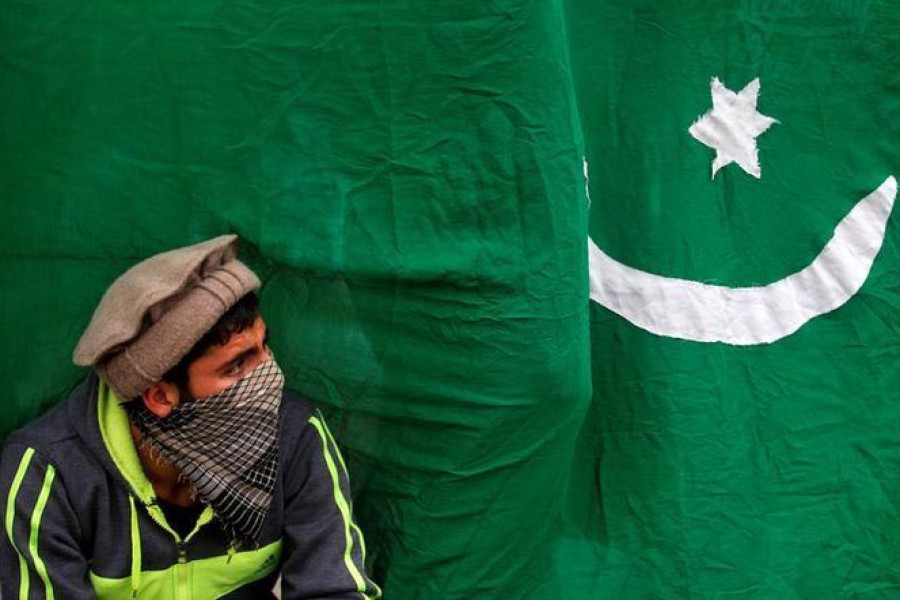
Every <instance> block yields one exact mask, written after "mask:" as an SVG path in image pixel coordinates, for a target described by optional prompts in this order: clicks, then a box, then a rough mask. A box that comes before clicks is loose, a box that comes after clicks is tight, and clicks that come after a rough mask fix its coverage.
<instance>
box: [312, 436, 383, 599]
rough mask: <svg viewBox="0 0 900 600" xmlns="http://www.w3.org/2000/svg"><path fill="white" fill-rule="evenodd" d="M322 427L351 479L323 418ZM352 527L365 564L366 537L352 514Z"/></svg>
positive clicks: (377, 588)
mask: <svg viewBox="0 0 900 600" xmlns="http://www.w3.org/2000/svg"><path fill="white" fill-rule="evenodd" d="M322 427H324V429H325V433H326V434H327V435H328V439H329V441H331V445H332V446H333V447H334V453H335V454H337V457H338V461H339V462H340V463H341V468H342V469H343V470H344V476H345V477H346V478H347V479H348V480H349V479H350V472H349V471H347V464H346V463H345V462H344V456H343V455H342V454H341V450H340V448H338V445H337V442H336V441H335V440H334V436H333V435H331V430H330V429H329V428H328V423H326V422H325V420H324V419H323V420H322ZM351 512H352V511H351ZM350 527H351V528H352V529H353V531H355V532H356V538H357V539H358V540H359V550H360V554H361V556H362V562H363V564H365V562H366V539H365V537H364V536H363V532H362V529H360V528H359V526H358V525H357V524H356V521H354V520H353V518H352V516H351V519H350ZM371 583H372V585H373V586H374V587H375V596H374V598H375V599H378V598H381V588H380V587H378V585H377V584H376V583H375V582H374V581H373V582H371Z"/></svg>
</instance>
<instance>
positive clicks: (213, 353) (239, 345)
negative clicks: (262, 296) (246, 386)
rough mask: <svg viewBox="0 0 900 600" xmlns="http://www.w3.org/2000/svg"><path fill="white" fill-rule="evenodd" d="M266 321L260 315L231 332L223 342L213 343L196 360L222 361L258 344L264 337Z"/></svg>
mask: <svg viewBox="0 0 900 600" xmlns="http://www.w3.org/2000/svg"><path fill="white" fill-rule="evenodd" d="M265 333H266V323H265V321H264V320H263V318H262V317H256V319H255V320H254V321H253V323H251V324H250V325H249V326H248V327H246V328H245V329H243V330H241V331H238V332H235V333H233V334H231V337H230V338H228V340H226V341H225V343H224V344H213V345H212V346H210V347H209V348H207V350H206V352H204V353H203V355H202V356H201V357H200V358H199V359H197V360H198V361H200V360H203V361H209V362H216V363H219V362H224V361H228V360H230V359H231V358H232V357H234V356H236V355H237V354H240V353H241V352H243V351H245V350H247V349H249V348H253V347H255V346H256V345H258V344H259V343H260V341H261V339H262V338H264V337H265Z"/></svg>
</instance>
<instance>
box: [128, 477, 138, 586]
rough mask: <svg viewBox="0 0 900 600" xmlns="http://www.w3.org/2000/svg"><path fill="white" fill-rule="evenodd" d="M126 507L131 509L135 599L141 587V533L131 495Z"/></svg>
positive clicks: (132, 584)
mask: <svg viewBox="0 0 900 600" xmlns="http://www.w3.org/2000/svg"><path fill="white" fill-rule="evenodd" d="M128 506H129V508H131V597H132V598H136V597H137V593H138V589H139V588H140V587H141V533H140V530H139V529H138V517H137V509H136V508H135V506H134V496H132V495H131V494H128Z"/></svg>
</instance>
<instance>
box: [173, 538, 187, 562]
mask: <svg viewBox="0 0 900 600" xmlns="http://www.w3.org/2000/svg"><path fill="white" fill-rule="evenodd" d="M175 546H176V547H177V548H178V564H180V565H183V564H184V563H186V562H187V548H185V546H184V542H180V541H179V542H175Z"/></svg>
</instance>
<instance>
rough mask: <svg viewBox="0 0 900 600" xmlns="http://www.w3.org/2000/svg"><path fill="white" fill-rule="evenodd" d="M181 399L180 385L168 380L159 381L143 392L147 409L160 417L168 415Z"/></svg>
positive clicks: (142, 396) (142, 399)
mask: <svg viewBox="0 0 900 600" xmlns="http://www.w3.org/2000/svg"><path fill="white" fill-rule="evenodd" d="M180 399H181V398H180V394H179V393H178V386H176V385H175V384H174V383H169V382H168V381H157V382H156V383H154V384H153V385H151V386H150V387H148V388H147V389H146V390H144V392H143V393H142V394H141V401H142V402H143V403H144V406H146V407H147V410H149V411H150V412H152V413H153V414H154V415H156V416H157V417H159V418H160V419H163V418H165V417H168V416H169V413H171V412H172V409H173V408H175V407H176V406H178V401H179V400H180Z"/></svg>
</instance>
